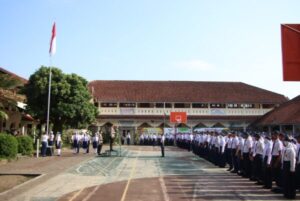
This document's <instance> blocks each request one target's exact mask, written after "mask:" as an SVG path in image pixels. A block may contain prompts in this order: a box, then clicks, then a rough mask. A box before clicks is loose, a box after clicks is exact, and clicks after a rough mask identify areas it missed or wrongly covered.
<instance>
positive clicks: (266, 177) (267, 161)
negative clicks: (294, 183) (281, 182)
mask: <svg viewBox="0 0 300 201" xmlns="http://www.w3.org/2000/svg"><path fill="white" fill-rule="evenodd" d="M272 147H273V142H272V140H271V136H270V134H266V135H265V148H264V154H263V159H264V160H263V183H264V188H266V189H271V187H272V172H271V171H272V170H271V160H272V153H271V152H272Z"/></svg>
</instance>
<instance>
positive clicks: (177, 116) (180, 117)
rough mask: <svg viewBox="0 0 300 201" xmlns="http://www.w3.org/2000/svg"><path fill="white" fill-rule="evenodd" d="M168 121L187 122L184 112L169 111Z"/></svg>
mask: <svg viewBox="0 0 300 201" xmlns="http://www.w3.org/2000/svg"><path fill="white" fill-rule="evenodd" d="M170 122H171V123H186V122H187V115H186V112H171V114H170Z"/></svg>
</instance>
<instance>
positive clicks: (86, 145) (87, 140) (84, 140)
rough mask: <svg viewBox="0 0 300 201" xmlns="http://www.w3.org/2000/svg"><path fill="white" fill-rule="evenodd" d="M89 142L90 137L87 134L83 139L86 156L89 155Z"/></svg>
mask: <svg viewBox="0 0 300 201" xmlns="http://www.w3.org/2000/svg"><path fill="white" fill-rule="evenodd" d="M89 141H90V138H89V135H88V134H87V133H84V134H83V137H82V149H83V152H84V153H85V154H87V153H88V152H87V150H88V145H89Z"/></svg>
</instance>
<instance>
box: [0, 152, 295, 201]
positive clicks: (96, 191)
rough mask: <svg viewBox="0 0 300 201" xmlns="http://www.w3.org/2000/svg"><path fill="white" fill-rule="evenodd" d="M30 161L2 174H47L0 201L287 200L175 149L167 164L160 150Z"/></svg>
mask: <svg viewBox="0 0 300 201" xmlns="http://www.w3.org/2000/svg"><path fill="white" fill-rule="evenodd" d="M31 160H32V161H31V162H30V163H28V161H26V162H22V163H21V162H20V163H19V164H18V168H17V166H16V163H12V164H7V165H2V166H0V173H4V172H5V171H4V170H6V172H13V171H19V172H23V173H24V172H29V173H33V172H34V173H41V174H43V176H41V177H38V178H37V179H34V180H31V181H29V182H27V183H25V184H22V185H21V186H20V187H17V188H15V189H12V190H10V191H8V192H7V193H4V194H0V200H22V201H23V200H34V201H35V200H38V201H52V200H59V201H65V200H70V201H79V200H80V201H93V200H105V201H115V200H118V201H125V200H126V201H135V200H136V201H137V200H143V201H144V200H149V201H150V200H152V201H156V200H157V201H162V200H166V201H168V200H170V201H171V200H174V201H177V200H178V201H179V200H182V201H192V200H286V199H284V198H283V196H282V195H281V194H274V193H271V192H270V191H269V190H265V189H262V188H261V186H257V185H255V184H254V183H253V182H250V181H249V180H248V179H245V178H242V177H239V176H237V175H235V174H231V173H228V172H227V171H226V170H225V169H220V168H216V167H214V166H213V165H212V164H210V163H208V162H207V161H205V160H203V159H201V158H199V157H196V156H194V155H193V154H192V153H190V152H187V151H184V150H180V149H178V148H176V147H167V148H166V157H165V158H162V157H161V156H160V148H159V147H152V146H149V147H142V146H123V147H122V156H121V157H95V156H93V154H88V155H86V154H79V155H74V154H72V153H65V154H64V155H63V156H62V157H48V158H39V159H31ZM9 166H10V167H9ZM13 166H15V167H13ZM22 166H23V168H22ZM13 168H17V169H16V170H13ZM297 199H298V200H300V198H299V196H298V197H297Z"/></svg>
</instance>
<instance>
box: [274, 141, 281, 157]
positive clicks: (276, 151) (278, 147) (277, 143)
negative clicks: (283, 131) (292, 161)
mask: <svg viewBox="0 0 300 201" xmlns="http://www.w3.org/2000/svg"><path fill="white" fill-rule="evenodd" d="M282 149H283V144H282V142H281V141H280V140H279V139H277V140H275V142H274V144H273V148H272V156H279V155H280V153H279V152H281V151H282Z"/></svg>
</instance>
